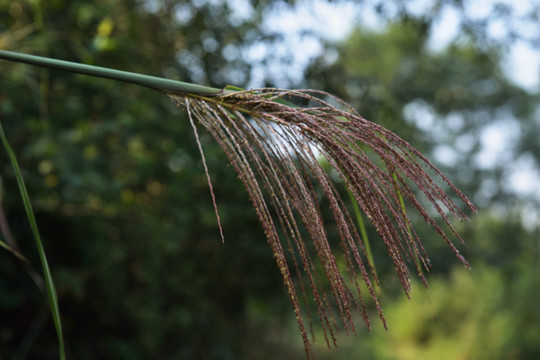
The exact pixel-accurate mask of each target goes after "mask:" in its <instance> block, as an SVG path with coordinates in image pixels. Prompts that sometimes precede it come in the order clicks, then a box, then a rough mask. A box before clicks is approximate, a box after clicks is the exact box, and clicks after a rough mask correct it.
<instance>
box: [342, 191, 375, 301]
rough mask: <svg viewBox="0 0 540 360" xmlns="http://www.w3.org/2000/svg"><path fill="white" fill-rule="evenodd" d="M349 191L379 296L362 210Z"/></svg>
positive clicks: (373, 261) (373, 260)
mask: <svg viewBox="0 0 540 360" xmlns="http://www.w3.org/2000/svg"><path fill="white" fill-rule="evenodd" d="M347 192H348V193H349V197H350V198H351V202H352V205H353V210H354V213H355V214H356V222H357V223H358V227H359V229H360V236H362V240H363V242H364V247H365V249H366V255H367V261H368V264H369V266H370V268H371V270H372V271H373V276H374V277H375V284H374V285H375V292H376V294H377V296H381V294H382V289H381V286H380V283H379V276H378V275H377V269H376V268H375V259H374V258H373V252H372V251H371V244H370V242H369V238H368V234H367V231H366V224H365V222H364V218H363V217H362V212H361V211H360V207H359V206H358V203H357V202H356V199H355V198H354V195H353V193H352V192H351V191H350V190H347Z"/></svg>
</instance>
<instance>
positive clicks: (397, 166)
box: [169, 89, 476, 358]
mask: <svg viewBox="0 0 540 360" xmlns="http://www.w3.org/2000/svg"><path fill="white" fill-rule="evenodd" d="M169 95H170V96H171V97H172V98H173V99H174V100H175V101H177V102H178V103H179V104H181V105H185V106H186V107H187V110H188V114H189V116H190V118H191V121H193V118H195V119H197V120H198V122H199V123H200V124H201V125H202V126H203V127H204V128H206V130H208V131H209V132H210V133H211V134H212V136H213V137H214V138H215V140H216V141H217V142H218V143H219V145H220V146H221V148H222V149H223V150H224V151H225V153H226V154H227V157H228V159H229V161H230V162H231V164H232V165H233V167H234V169H235V170H236V172H237V174H238V176H239V178H240V180H241V181H242V182H243V184H244V186H245V188H246V190H247V191H248V193H249V196H250V199H251V201H252V203H253V207H254V208H255V211H256V212H257V215H258V217H259V219H260V221H261V223H262V225H263V228H264V232H265V234H266V237H267V240H268V243H269V244H270V246H271V248H272V250H273V252H274V257H275V260H276V262H277V265H278V267H279V269H280V271H281V274H282V276H283V279H284V283H285V287H286V288H287V291H288V293H289V296H290V298H291V301H292V304H293V308H294V312H295V314H296V317H297V319H298V324H299V327H300V331H301V333H302V338H303V341H304V345H305V348H306V353H307V357H308V358H312V357H313V352H312V349H311V344H310V340H309V338H308V334H307V330H306V325H305V320H304V319H305V318H307V321H308V323H310V322H311V319H310V316H309V315H308V316H305V315H306V313H305V311H303V308H304V310H306V309H308V304H305V305H306V306H305V307H303V305H304V304H302V303H301V300H300V297H299V293H301V292H302V291H303V289H306V288H307V287H309V288H310V289H311V291H312V293H313V298H314V302H315V305H316V308H317V314H318V316H319V320H320V321H321V323H322V325H323V328H324V334H325V338H326V341H327V343H328V345H329V346H330V345H331V344H334V345H335V341H336V340H335V332H336V331H337V329H338V328H339V326H338V327H336V326H335V324H334V322H333V320H332V319H335V318H336V314H334V312H336V313H337V317H338V318H340V319H341V325H342V327H343V328H344V329H345V330H346V332H347V333H351V332H352V333H355V325H354V322H353V316H352V313H353V311H354V310H359V311H360V312H361V314H362V315H363V318H364V320H365V322H366V324H367V326H368V327H369V326H370V323H369V319H368V315H367V309H366V305H365V301H364V294H362V291H361V287H360V285H359V284H358V279H361V281H364V283H365V285H366V286H367V291H368V294H367V295H368V296H369V297H371V298H372V300H373V302H374V304H375V306H376V307H377V309H378V311H379V315H380V317H381V319H382V321H383V323H384V316H383V313H382V309H381V307H380V305H379V301H378V299H377V295H376V291H375V283H374V282H376V281H377V280H376V272H375V269H374V268H373V267H372V266H371V265H370V264H371V262H370V261H369V260H368V259H369V258H370V254H369V253H368V251H367V250H366V244H365V243H364V241H363V239H362V236H361V235H360V233H359V230H358V229H357V226H356V225H355V222H354V221H353V219H352V216H351V214H350V213H349V210H348V209H347V206H345V201H344V200H343V199H342V197H341V195H340V193H339V191H338V188H337V185H336V184H335V183H334V182H333V181H332V180H331V178H330V176H329V174H328V172H327V171H325V169H323V167H322V165H321V164H320V162H319V161H318V156H319V154H320V155H322V156H324V157H325V158H326V160H327V161H328V162H329V164H330V165H331V166H332V168H333V170H335V171H336V172H337V174H339V177H340V179H341V182H343V184H345V186H346V188H347V190H348V191H349V192H350V194H351V195H352V198H353V199H354V200H355V201H356V202H357V204H358V206H359V207H360V209H361V210H362V212H363V213H364V214H365V215H366V216H367V218H368V219H369V221H370V222H371V223H372V224H373V225H374V226H375V228H376V229H377V232H378V233H379V235H380V237H381V239H382V241H383V242H384V245H385V246H386V249H387V251H388V254H389V256H390V258H391V259H392V261H393V264H394V267H395V270H396V273H397V275H398V277H399V280H400V282H401V284H402V286H403V289H404V290H405V292H406V293H407V294H408V293H409V291H410V289H411V288H410V282H409V270H408V267H407V260H412V261H413V262H416V261H417V260H419V261H420V262H421V264H422V265H423V266H424V267H426V268H427V267H428V265H427V264H428V263H429V261H428V259H427V255H426V253H425V250H424V248H423V246H422V244H421V242H420V239H419V238H418V235H417V234H416V232H415V231H414V228H413V226H412V224H411V221H410V220H409V217H408V216H407V213H406V212H405V211H404V200H406V201H407V202H408V203H409V205H410V206H411V207H412V209H414V210H416V211H417V212H418V213H419V214H420V215H421V216H422V217H423V218H424V220H425V221H426V222H427V223H428V224H429V225H431V227H433V229H434V230H435V231H436V232H437V233H438V234H439V235H440V236H441V237H442V238H443V239H444V240H445V241H446V242H447V243H448V245H449V247H450V249H451V250H452V251H453V252H454V253H455V255H456V256H457V258H458V259H459V260H460V261H461V262H462V263H464V264H465V265H466V266H469V264H468V263H467V261H466V260H465V258H464V257H463V256H462V255H461V254H460V253H459V251H458V249H457V248H456V247H455V245H454V243H453V241H452V239H451V238H452V237H455V238H457V239H459V240H461V238H460V237H459V234H458V233H457V232H456V230H455V229H454V227H453V226H452V224H451V223H450V219H449V218H448V215H447V212H449V213H451V214H453V215H455V216H457V217H458V218H460V219H464V220H465V219H467V216H466V214H465V213H464V212H463V211H462V210H461V209H460V208H459V207H458V206H457V205H456V204H455V203H454V201H453V200H452V198H451V197H450V196H448V195H447V194H446V193H445V192H444V191H443V189H442V188H441V186H439V185H437V182H436V180H435V179H434V178H433V177H432V176H431V175H430V174H429V173H428V171H429V172H431V173H434V174H435V177H438V178H439V180H442V181H443V182H444V183H446V186H448V187H449V188H450V189H451V190H452V191H453V193H454V195H455V196H457V197H458V198H459V199H460V200H461V201H463V202H464V203H465V204H466V205H467V206H468V207H469V208H470V209H471V210H472V211H475V210H476V209H475V207H474V205H473V204H472V203H471V202H470V201H469V200H468V199H467V198H466V197H465V196H464V195H463V194H462V193H461V192H460V191H459V190H458V189H457V188H456V187H455V186H454V185H453V184H452V183H451V181H450V180H449V179H448V178H447V177H446V176H445V175H443V174H442V173H441V172H440V171H439V170H438V169H437V168H436V167H435V166H433V165H432V164H431V162H430V161H429V160H428V159H426V158H425V157H424V156H423V155H422V154H421V153H419V152H418V151H417V150H416V149H415V148H413V147H412V146H411V145H409V144H408V143H407V142H406V141H404V140H403V139H401V138H400V137H398V136H397V135H395V134H394V133H392V132H390V131H388V130H387V129H385V128H383V127H381V126H379V125H377V124H375V123H373V122H370V121H367V120H365V119H364V118H362V117H361V116H360V115H359V114H358V113H357V112H356V111H355V110H354V109H352V108H351V107H350V106H348V105H347V104H345V103H343V102H342V101H340V100H339V99H337V98H335V97H332V96H331V95H330V94H328V93H325V92H321V91H314V90H296V91H290V90H280V89H259V90H250V91H225V92H223V93H222V94H219V95H217V96H212V97H204V96H186V94H180V95H178V94H174V93H169ZM324 99H327V100H324ZM330 101H331V102H332V103H337V104H338V106H339V107H337V106H334V105H332V104H331V103H330ZM293 103H303V104H308V106H304V107H299V106H294V105H292V104H293ZM418 190H419V191H420V192H422V193H423V194H424V195H425V197H426V199H427V201H428V202H429V203H431V205H432V206H433V207H434V208H435V209H436V211H437V212H438V213H439V215H440V216H441V218H442V219H443V220H444V222H445V223H446V225H447V230H446V231H445V230H444V229H443V228H442V227H441V226H439V225H438V223H437V222H436V221H435V220H434V219H433V218H432V217H431V216H430V214H429V211H428V209H426V208H425V207H424V206H423V205H422V204H421V202H420V201H419V200H418V199H417V198H416V195H415V192H416V191H418ZM319 191H322V196H321V194H319ZM323 196H324V197H325V198H326V200H327V201H328V203H329V206H330V210H331V212H332V215H333V219H334V221H335V223H336V224H337V228H338V233H339V245H338V246H335V245H333V244H332V243H333V241H332V240H331V239H329V238H328V235H327V231H326V226H325V223H324V221H323V216H322V212H321V209H320V203H321V198H322V197H323ZM278 229H281V230H282V231H281V232H280V231H279V230H278ZM304 232H307V234H308V237H309V238H310V240H311V242H312V244H313V248H314V249H315V251H310V248H311V247H310V246H308V245H307V244H306V242H305V235H304ZM448 232H449V233H448ZM338 257H343V259H344V261H345V263H346V273H345V274H344V273H342V271H340V266H339V260H338ZM318 268H321V269H322V271H318ZM321 272H322V274H323V276H324V277H323V278H322V279H321V276H320V273H321ZM293 274H295V275H296V276H293ZM419 276H421V277H422V278H423V274H422V272H419ZM347 278H348V279H352V283H353V284H354V286H351V285H350V282H348V281H347V280H346V279H347ZM423 280H424V281H425V279H423ZM306 298H307V297H306V296H303V299H306ZM330 298H331V299H330ZM330 303H332V304H335V306H330ZM385 326H386V325H385Z"/></svg>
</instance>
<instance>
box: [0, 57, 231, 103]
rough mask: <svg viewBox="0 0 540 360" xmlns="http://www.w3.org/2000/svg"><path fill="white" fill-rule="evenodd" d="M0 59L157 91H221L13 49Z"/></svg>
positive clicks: (198, 93) (212, 94)
mask: <svg viewBox="0 0 540 360" xmlns="http://www.w3.org/2000/svg"><path fill="white" fill-rule="evenodd" d="M0 59H4V60H8V61H15V62H20V63H25V64H30V65H36V66H40V67H45V68H49V69H55V70H62V71H68V72H72V73H77V74H83V75H89V76H96V77H101V78H106V79H111V80H117V81H122V82H127V83H131V84H136V85H141V86H144V87H148V88H151V89H154V90H158V91H173V92H180V93H187V94H197V95H204V96H215V95H218V94H220V93H221V92H222V90H221V89H216V88H212V87H208V86H202V85H196V84H190V83H186V82H182V81H176V80H170V79H164V78H160V77H155V76H149V75H142V74H136V73H132V72H128V71H121V70H114V69H107V68H103V67H100V66H93V65H86V64H79V63H75V62H71V61H64V60H57V59H51V58H47V57H42V56H35V55H28V54H21V53H17V52H13V51H6V50H0Z"/></svg>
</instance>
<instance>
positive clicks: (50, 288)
mask: <svg viewBox="0 0 540 360" xmlns="http://www.w3.org/2000/svg"><path fill="white" fill-rule="evenodd" d="M0 140H1V141H2V143H3V144H4V148H5V149H6V152H7V154H8V157H9V160H10V161H11V166H12V167H13V171H14V173H15V178H16V179H17V184H18V186H19V191H20V192H21V197H22V200H23V204H24V209H25V210H26V216H27V218H28V222H29V223H30V228H31V229H32V234H33V235H34V240H35V241H36V246H37V249H38V253H39V259H40V260H41V266H42V268H43V274H44V277H45V284H46V288H47V295H48V296H49V306H50V308H51V313H52V317H53V320H54V326H55V328H56V334H57V336H58V342H59V344H58V347H59V352H60V359H61V360H64V359H65V358H66V355H65V350H64V336H63V334H62V322H61V321H60V310H59V308H58V298H57V295H56V290H55V287H54V282H53V278H52V275H51V270H50V268H49V264H48V262H47V256H46V255H45V249H44V248H43V244H42V242H41V237H40V235H39V231H38V227H37V222H36V218H35V216H34V211H33V210H32V204H31V203H30V196H28V191H27V190H26V185H25V184H24V179H23V177H22V173H21V169H20V168H19V164H18V162H17V157H16V156H15V153H14V152H13V149H12V148H11V146H10V145H9V142H8V140H7V138H6V135H5V133H4V129H3V127H2V123H1V122H0Z"/></svg>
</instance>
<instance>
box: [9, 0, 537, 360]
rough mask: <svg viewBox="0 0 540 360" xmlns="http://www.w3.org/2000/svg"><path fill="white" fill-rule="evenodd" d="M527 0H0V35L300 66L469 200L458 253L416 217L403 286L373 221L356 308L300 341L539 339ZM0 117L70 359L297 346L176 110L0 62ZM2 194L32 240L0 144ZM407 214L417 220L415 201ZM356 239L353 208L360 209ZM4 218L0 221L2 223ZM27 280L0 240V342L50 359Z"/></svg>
mask: <svg viewBox="0 0 540 360" xmlns="http://www.w3.org/2000/svg"><path fill="white" fill-rule="evenodd" d="M539 21H540V2H538V1H524V2H519V4H516V2H511V1H495V0H493V1H472V0H470V1H468V0H448V1H441V0H439V1H431V2H430V1H392V2H390V1H388V2H385V1H375V0H371V1H363V2H347V1H332V2H326V1H318V0H317V1H279V0H265V1H252V2H249V1H247V0H236V1H225V0H193V1H180V0H107V1H98V0H96V1H82V0H70V1H67V0H47V1H44V0H42V1H40V0H26V1H25V0H15V1H13V0H12V1H6V0H0V48H1V49H6V50H13V51H20V52H26V53H32V54H38V55H44V56H49V57H53V58H59V59H64V60H71V61H77V62H84V63H88V64H95V65H100V66H106V67H111V68H118V69H123V70H128V71H133V72H139V73H145V74H150V75H157V76H163V77H168V78H172V79H181V80H184V81H188V82H195V83H199V84H204V85H210V86H215V87H224V86H226V85H228V84H232V85H236V86H240V87H245V88H251V87H262V86H279V87H286V88H306V87H310V88H316V89H320V90H325V91H328V92H330V93H333V94H335V95H338V96H340V97H342V98H343V99H345V100H346V101H348V102H349V103H351V104H353V105H354V106H355V107H356V108H357V109H358V110H359V112H360V113H361V114H363V116H364V117H366V118H367V119H370V120H372V121H374V122H377V123H379V124H382V125H384V126H385V127H387V128H389V129H391V130H393V131H394V132H396V133H397V134H399V135H400V136H401V137H403V138H405V139H406V140H407V141H409V142H410V143H411V144H412V145H413V146H415V147H417V148H418V149H420V150H421V151H422V152H423V153H424V154H426V156H428V158H430V159H431V160H432V161H433V162H434V163H435V164H436V165H437V166H439V167H440V168H441V169H443V170H444V172H445V173H446V174H448V175H449V177H450V178H451V179H452V180H453V181H454V182H455V183H456V184H457V185H458V186H459V187H460V188H461V189H462V190H463V191H464V192H465V193H466V194H467V195H468V196H469V197H470V198H471V199H472V200H473V201H474V202H475V204H476V205H477V206H478V207H479V210H480V211H479V214H477V215H474V216H473V217H472V221H471V222H469V223H466V224H457V226H458V228H459V230H460V232H461V234H462V236H463V238H464V239H465V240H466V243H465V244H463V245H461V246H460V249H461V251H462V252H463V253H464V254H465V255H466V256H467V258H468V260H469V261H470V263H471V264H472V270H471V271H467V270H465V269H464V268H463V266H462V265H461V264H460V263H459V262H458V261H457V260H456V259H455V258H454V256H453V254H452V253H451V252H450V251H449V250H448V248H447V246H446V245H445V244H444V242H443V241H442V240H441V239H438V238H436V237H434V236H433V235H432V234H430V233H429V232H426V233H425V234H426V235H425V236H422V235H421V237H422V239H423V242H424V244H425V246H426V247H427V249H428V252H429V254H430V257H431V260H432V265H433V267H432V269H431V272H430V274H429V283H430V287H429V290H428V291H426V290H425V289H424V287H423V285H421V283H419V282H418V281H416V280H414V282H415V285H414V291H413V294H412V298H411V299H410V300H409V299H407V298H405V297H404V295H403V293H402V291H401V289H400V287H399V283H398V281H397V278H396V276H395V274H394V272H393V269H392V265H391V263H390V261H389V259H388V258H387V255H386V252H385V249H384V246H382V244H381V243H379V242H378V241H376V240H373V244H372V246H373V248H374V252H375V254H374V255H375V262H376V265H377V270H378V272H379V276H380V277H381V280H382V291H383V295H382V304H383V307H384V310H385V314H386V317H387V321H388V325H389V330H388V331H385V330H384V329H383V328H382V326H381V324H380V323H379V322H378V320H377V316H376V314H375V316H373V331H372V332H371V333H370V332H368V331H367V329H365V327H364V326H363V325H362V323H361V319H359V320H360V321H359V326H358V329H357V336H346V335H345V334H342V335H343V336H340V339H339V347H338V348H337V349H333V350H328V349H327V348H326V343H325V341H324V338H323V337H322V335H321V334H320V333H319V332H318V331H317V328H316V335H318V336H317V339H318V341H316V342H315V345H314V346H315V352H316V354H317V356H318V358H320V359H415V360H418V359H538V358H540V307H539V306H538V304H539V299H540V290H539V289H540V240H539V235H540V231H539V225H540V223H539V214H540V213H539V209H540V208H539V200H540V191H539V190H538V189H539V188H540V186H539V185H540V177H539V170H538V169H539V165H540V140H539V135H540V107H539V105H538V104H539V102H538V101H539V97H540V92H539V90H540V87H539V85H538V75H539V67H538V64H539V63H540V50H539V49H538V46H539V45H540V25H539ZM0 121H2V124H3V126H4V129H5V130H6V133H7V136H8V138H9V140H10V142H11V145H12V146H13V147H14V149H15V151H16V154H17V156H18V160H19V162H20V165H21V167H22V170H23V175H24V177H25V180H26V182H27V186H28V188H29V193H30V197H31V199H32V203H33V206H34V210H35V211H36V216H37V221H38V225H39V226H40V231H41V234H42V237H43V241H44V243H45V248H46V251H47V254H48V257H49V262H50V266H51V268H52V273H53V277H54V279H55V282H56V286H57V291H58V296H59V302H60V308H61V312H62V315H63V325H64V329H65V336H66V341H67V351H68V357H69V358H70V359H81V360H85V359H156V358H160V359H302V358H303V357H304V350H303V346H302V341H301V338H300V334H299V332H298V329H297V324H296V320H295V318H294V314H293V312H292V310H291V306H290V303H289V299H288V296H287V294H286V291H285V289H284V287H283V283H282V280H281V278H280V274H279V271H278V269H277V267H276V266H275V263H274V260H273V258H272V253H271V251H270V248H269V246H267V244H266V241H265V238H264V234H263V231H262V229H261V226H260V225H259V223H258V221H257V218H256V215H255V213H254V212H253V211H252V209H251V205H250V202H249V200H248V198H247V195H246V193H245V191H244V190H243V189H242V186H241V183H240V181H239V180H238V179H237V177H236V175H235V173H234V171H233V169H232V168H231V167H229V166H227V161H226V158H225V156H224V154H223V153H222V152H221V150H220V149H219V148H218V147H217V145H216V144H215V143H214V141H213V140H212V139H211V137H210V136H209V135H208V134H201V141H202V143H203V145H204V147H205V153H206V158H207V162H208V166H209V168H210V173H211V176H212V178H213V185H214V190H215V192H216V197H217V202H218V206H219V208H220V214H221V219H222V223H223V228H224V232H225V244H222V243H221V240H220V237H219V229H218V226H217V223H216V219H215V215H214V209H213V207H212V203H211V198H210V194H209V190H208V185H207V183H206V177H205V174H204V171H203V168H202V164H201V160H200V155H199V153H198V150H197V147H196V143H195V140H194V136H193V134H192V131H191V128H190V126H189V123H188V122H187V119H186V114H185V112H184V110H183V109H180V108H177V107H176V106H175V104H173V103H172V102H171V101H170V100H169V99H168V98H167V97H166V96H163V95H161V94H159V93H156V92H153V91H151V90H147V89H144V88H140V87H137V86H133V85H126V84H120V83H115V82H112V81H108V80H103V79H94V78H90V77H84V76H79V75H73V74H68V73H62V72H59V71H49V70H41V69H37V68H32V67H29V66H26V65H16V64H11V63H7V62H0ZM0 180H1V188H0V200H1V214H0V215H2V216H5V219H6V221H4V220H2V216H0V220H1V221H2V223H3V229H8V228H9V230H10V232H11V234H12V236H13V239H14V240H15V241H16V242H17V244H18V245H19V247H20V249H21V252H22V253H23V254H24V255H25V256H27V257H28V258H29V259H30V260H31V261H32V262H33V263H34V264H35V265H36V267H37V268H39V260H38V255H37V252H36V249H35V247H34V242H33V239H32V237H31V232H30V229H29V226H28V224H27V220H26V217H25V214H24V209H23V205H22V202H21V200H20V196H19V193H18V190H17V185H16V182H15V179H14V175H13V171H12V170H11V167H10V164H9V162H8V159H7V156H6V153H5V152H4V151H3V150H2V151H0ZM417 226H418V229H419V232H420V233H422V232H423V231H424V229H423V225H422V224H421V223H418V225H417ZM369 230H370V231H371V232H372V233H373V235H372V236H371V238H372V239H375V238H376V236H375V234H374V231H373V229H369ZM1 236H2V240H5V239H6V230H3V231H2V235H1ZM57 357H58V355H57V340H56V334H55V332H54V327H53V323H52V320H51V318H50V315H49V312H48V307H47V302H46V300H45V298H44V297H43V295H42V294H41V293H40V291H39V290H38V288H37V287H36V285H35V284H34V282H33V281H32V277H31V276H30V275H29V274H28V272H27V271H26V270H25V268H24V267H23V266H22V265H21V263H20V262H19V261H18V260H17V258H16V257H14V256H13V255H12V254H11V253H9V252H7V251H4V250H3V249H0V359H56V358H57Z"/></svg>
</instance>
